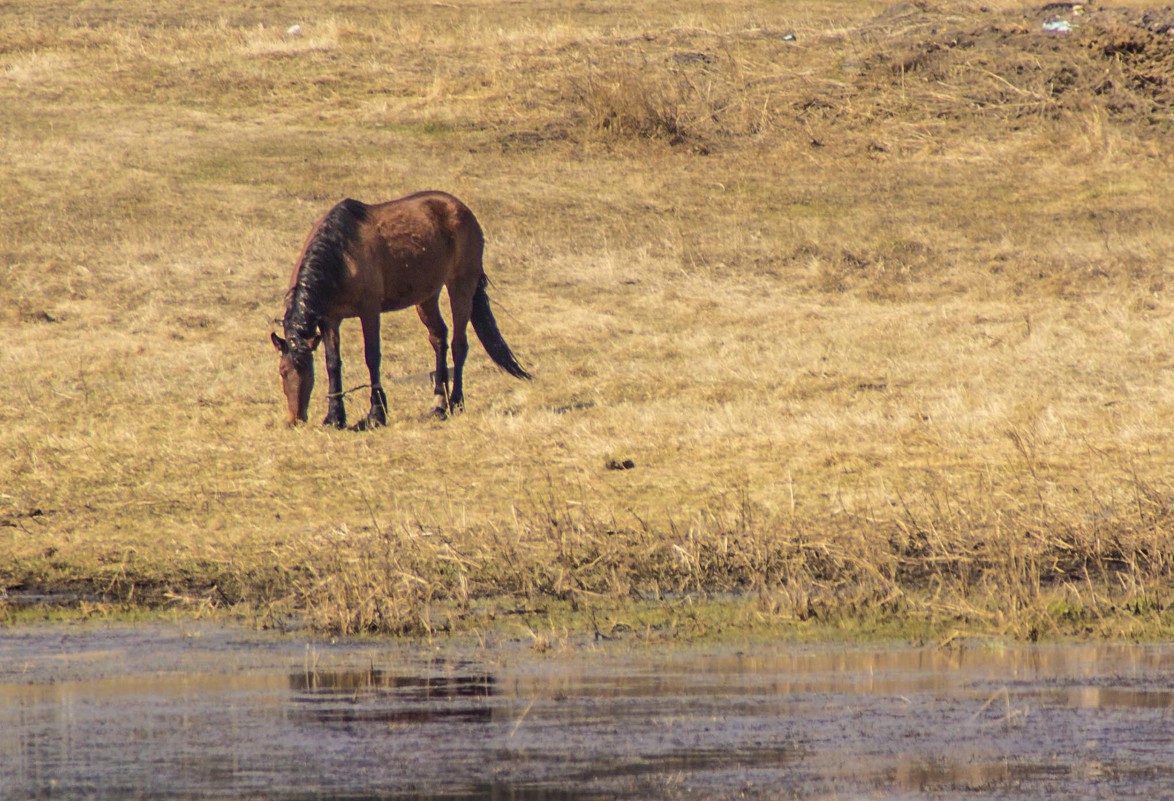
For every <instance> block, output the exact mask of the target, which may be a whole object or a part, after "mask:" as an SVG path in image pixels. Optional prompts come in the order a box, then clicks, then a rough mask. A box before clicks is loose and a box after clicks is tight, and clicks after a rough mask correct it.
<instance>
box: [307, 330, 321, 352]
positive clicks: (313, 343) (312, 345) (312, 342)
mask: <svg viewBox="0 0 1174 801" xmlns="http://www.w3.org/2000/svg"><path fill="white" fill-rule="evenodd" d="M321 341H322V335H321V334H319V335H318V336H316V337H314V338H313V339H311V340H310V341H308V342H307V343H306V345H307V346H309V348H310V350H317V349H318V343H319V342H321Z"/></svg>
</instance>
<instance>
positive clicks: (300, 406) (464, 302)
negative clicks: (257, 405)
mask: <svg viewBox="0 0 1174 801" xmlns="http://www.w3.org/2000/svg"><path fill="white" fill-rule="evenodd" d="M484 249H485V236H484V234H483V233H482V230H481V225H480V223H478V222H477V218H476V217H474V216H473V212H472V211H470V210H469V207H468V206H466V205H465V204H464V203H462V202H461V201H460V200H458V199H457V198H455V197H453V196H452V195H450V194H447V193H445V192H418V193H416V194H413V195H408V196H407V197H403V198H400V199H398V200H392V201H388V202H385V203H376V204H371V205H368V204H366V203H362V202H360V201H358V200H353V199H351V198H347V199H346V200H343V201H341V202H340V203H338V204H336V205H335V206H334V207H333V208H331V209H330V210H329V211H328V212H326V214H325V215H323V216H322V217H321V218H320V219H319V220H318V221H317V222H316V223H315V224H314V226H313V227H312V228H311V229H310V233H309V235H308V236H307V237H306V241H305V243H304V244H303V245H302V251H301V254H300V255H299V256H298V260H297V262H296V264H295V266H294V270H293V273H292V275H291V276H290V280H289V290H288V291H287V292H286V295H285V315H284V317H283V319H282V328H283V333H284V334H285V336H284V337H280V336H278V335H277V334H276V333H273V334H271V335H270V339H271V340H272V342H273V347H274V348H276V349H277V352H278V354H280V360H279V362H278V372H279V374H280V376H281V385H282V391H283V392H284V394H285V401H286V407H287V410H288V416H287V422H288V424H289V425H291V426H294V425H297V424H298V423H299V422H303V423H304V422H306V420H307V418H308V416H309V406H310V394H311V392H312V391H313V389H314V359H313V351H314V350H315V349H317V347H318V344H319V343H320V342H323V343H325V351H326V377H327V383H328V386H329V392H328V394H327V412H326V418H325V419H324V420H323V421H322V423H323V425H327V426H334V427H335V428H340V429H341V428H345V427H346V407H345V405H344V404H343V395H344V392H343V389H342V356H341V354H340V352H339V326H340V325H341V323H342V321H343V320H345V319H347V318H350V317H358V318H359V322H360V323H361V325H362V328H363V352H364V356H365V358H366V362H367V371H368V372H369V373H370V376H371V382H370V387H371V409H370V411H369V412H368V414H367V416H366V417H365V418H364V419H363V420H362V421H360V422H359V423H358V424H357V425H356V426H354V428H355V429H356V430H363V429H367V428H372V427H375V426H381V425H385V424H386V423H387V396H386V395H385V394H384V392H383V388H382V382H381V381H380V376H379V368H380V359H381V350H380V338H379V325H380V316H381V315H382V314H383V313H384V312H389V311H399V310H402V309H406V308H408V307H409V306H415V307H416V312H417V314H419V316H420V321H421V322H422V323H424V327H425V328H427V329H428V341H429V342H430V343H431V344H432V349H433V351H434V352H435V354H436V370H435V371H434V372H433V373H432V379H433V393H434V394H435V395H436V396H437V398H438V400H437V403H436V408H435V409H434V410H433V412H432V413H433V414H434V415H435V416H436V417H438V418H441V419H444V418H446V417H448V416H449V415H451V414H454V413H455V412H458V411H461V410H463V409H464V402H465V401H464V398H465V395H464V367H465V357H466V356H467V355H468V352H469V343H468V337H467V336H466V333H465V328H466V325H467V324H468V323H469V322H470V321H472V323H473V330H474V331H475V332H476V333H477V338H478V339H480V340H481V344H482V345H483V346H484V347H485V350H486V352H487V353H488V354H489V356H490V358H491V359H493V361H494V362H495V363H496V364H497V365H498V366H499V367H501V368H502V369H503V370H505V372H507V373H509V374H510V375H512V376H514V377H516V378H520V379H527V380H528V379H530V378H531V375H530V373H528V372H526V370H524V369H523V368H522V366H521V365H520V364H519V363H518V360H517V358H516V357H515V356H514V354H513V351H511V350H510V347H509V345H507V344H506V342H505V340H504V339H503V338H502V335H501V332H500V331H499V330H498V328H497V321H496V320H494V317H493V313H492V311H490V308H489V296H488V294H487V293H486V287H487V286H488V284H489V279H488V278H487V277H486V275H485V270H484V267H483V265H482V256H483V253H484ZM442 287H443V288H446V289H447V290H448V297H449V304H450V308H451V312H452V361H453V365H452V368H453V369H452V385H451V387H450V386H449V371H448V349H449V340H448V328H447V327H446V326H445V323H444V318H443V317H441V314H440V303H439V301H440V290H441V288H442Z"/></svg>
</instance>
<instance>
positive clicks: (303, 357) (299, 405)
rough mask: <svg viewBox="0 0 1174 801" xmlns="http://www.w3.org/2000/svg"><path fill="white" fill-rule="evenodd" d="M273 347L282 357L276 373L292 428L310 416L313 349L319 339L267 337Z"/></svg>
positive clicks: (273, 335)
mask: <svg viewBox="0 0 1174 801" xmlns="http://www.w3.org/2000/svg"><path fill="white" fill-rule="evenodd" d="M270 338H271V339H272V341H273V347H275V348H276V349H277V352H278V353H279V354H280V355H281V359H280V361H279V362H278V364H277V371H278V373H279V374H280V375H281V389H282V391H283V392H284V393H285V402H286V406H287V407H288V412H289V413H288V416H287V417H286V422H287V423H288V424H289V425H291V426H293V425H297V424H298V423H299V422H301V423H304V422H306V419H307V418H308V417H309V410H310V393H311V392H313V391H314V357H313V353H314V349H315V348H316V347H318V341H319V339H320V337H313V338H311V339H309V340H303V339H299V338H297V337H290V338H289V339H288V340H285V339H282V338H281V337H279V336H278V335H277V334H272V335H270Z"/></svg>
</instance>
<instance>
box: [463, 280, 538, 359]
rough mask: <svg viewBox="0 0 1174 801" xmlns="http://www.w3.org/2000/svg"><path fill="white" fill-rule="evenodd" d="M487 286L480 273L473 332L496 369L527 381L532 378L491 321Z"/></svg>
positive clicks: (491, 315) (494, 322)
mask: <svg viewBox="0 0 1174 801" xmlns="http://www.w3.org/2000/svg"><path fill="white" fill-rule="evenodd" d="M488 285H489V279H488V278H487V277H486V276H485V274H484V273H482V274H481V280H480V281H478V282H477V291H476V292H474V293H473V316H472V320H473V330H474V331H476V332H477V339H479V340H481V344H482V345H484V346H485V352H486V353H488V354H489V358H491V359H493V361H494V362H496V363H497V366H498V367H500V368H501V369H503V370H505V371H506V372H507V373H509V374H510V375H512V376H513V377H514V378H525V379H526V380H527V381H529V380H530V379H531V378H533V376H531V375H530V374H529V373H527V372H526V371H525V370H523V369H522V365H520V364H518V360H517V359H516V358H515V357H514V352H513V351H512V350H510V346H509V345H507V344H505V340H504V339H502V336H501V332H500V331H498V330H497V321H496V320H494V319H493V312H491V311H490V310H489V295H488V294H486V292H485V287H486V286H488Z"/></svg>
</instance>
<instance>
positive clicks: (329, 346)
mask: <svg viewBox="0 0 1174 801" xmlns="http://www.w3.org/2000/svg"><path fill="white" fill-rule="evenodd" d="M338 326H339V324H338V323H328V324H324V325H322V326H320V327H321V329H322V341H323V342H324V343H325V346H326V348H325V350H326V386H327V390H326V391H327V395H326V418H325V419H324V420H323V421H322V425H324V426H334V427H335V428H346V404H345V403H343V396H342V352H341V350H340V349H339V331H338Z"/></svg>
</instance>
